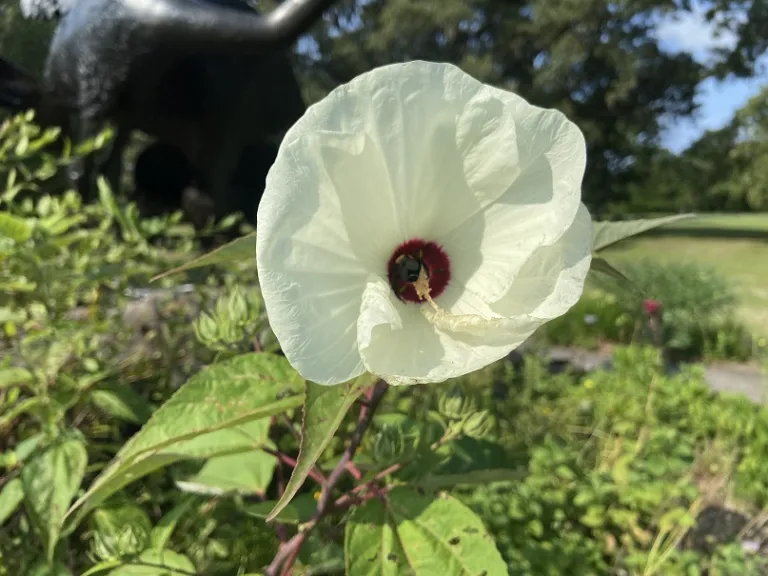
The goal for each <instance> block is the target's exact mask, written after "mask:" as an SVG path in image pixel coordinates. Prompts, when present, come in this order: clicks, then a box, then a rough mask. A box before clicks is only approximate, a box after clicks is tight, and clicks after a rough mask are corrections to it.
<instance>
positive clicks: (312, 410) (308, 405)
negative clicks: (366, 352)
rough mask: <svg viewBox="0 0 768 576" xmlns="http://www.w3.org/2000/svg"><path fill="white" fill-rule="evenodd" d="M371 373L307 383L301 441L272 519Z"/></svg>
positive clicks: (292, 495) (288, 497) (317, 456)
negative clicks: (331, 381) (348, 381)
mask: <svg viewBox="0 0 768 576" xmlns="http://www.w3.org/2000/svg"><path fill="white" fill-rule="evenodd" d="M370 383H371V382H370V376H368V375H367V374H365V375H363V376H361V377H360V378H358V379H357V380H355V381H354V382H352V383H351V384H344V385H340V386H320V385H318V384H313V383H312V382H307V383H306V388H305V391H304V417H303V419H302V423H301V444H300V448H299V457H298V461H297V464H296V467H295V468H294V470H293V474H291V479H290V481H289V482H288V485H287V486H286V487H285V492H283V495H282V497H281V498H280V500H279V501H278V503H277V504H276V505H275V508H274V509H273V510H272V512H270V514H269V516H267V520H271V519H272V518H274V517H276V516H277V515H278V514H280V511H281V510H282V509H283V508H285V506H286V505H287V504H288V502H290V501H291V499H292V498H293V497H294V496H295V495H296V493H297V492H298V491H299V488H301V485H302V484H303V483H304V480H306V478H307V476H308V475H309V471H310V470H311V468H312V467H313V466H314V465H315V462H317V460H318V458H320V455H321V454H322V453H323V450H325V449H326V447H327V446H328V444H329V443H330V442H331V440H332V439H333V436H334V434H336V431H337V430H338V429H339V426H340V425H341V423H342V421H343V420H344V417H345V416H346V415H347V412H348V411H349V409H350V408H351V407H352V404H353V403H354V401H355V400H356V399H357V398H358V397H359V396H360V394H362V392H363V389H364V388H365V386H366V384H368V385H370Z"/></svg>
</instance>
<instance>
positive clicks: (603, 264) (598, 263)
mask: <svg viewBox="0 0 768 576" xmlns="http://www.w3.org/2000/svg"><path fill="white" fill-rule="evenodd" d="M589 271H590V272H599V273H600V274H605V275H606V276H610V277H611V278H613V279H614V280H616V281H617V282H618V283H619V285H620V286H621V287H622V288H626V289H627V290H631V291H633V292H637V293H641V291H640V289H639V288H637V287H636V286H635V285H634V284H633V283H632V281H631V280H630V279H629V278H627V277H626V276H625V275H624V274H623V273H622V272H620V271H619V270H617V269H616V268H614V267H613V265H611V264H609V263H608V262H607V261H606V260H605V259H604V258H598V257H593V258H592V263H591V264H590V266H589Z"/></svg>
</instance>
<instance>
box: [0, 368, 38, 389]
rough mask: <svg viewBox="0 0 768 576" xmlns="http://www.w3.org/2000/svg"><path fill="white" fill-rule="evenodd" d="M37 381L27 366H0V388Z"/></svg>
mask: <svg viewBox="0 0 768 576" xmlns="http://www.w3.org/2000/svg"><path fill="white" fill-rule="evenodd" d="M34 381H35V377H34V375H33V374H32V372H30V371H29V370H27V369H26V368H22V367H20V366H11V367H9V368H0V390H2V389H4V388H10V387H11V386H18V385H19V384H29V383H31V382H34Z"/></svg>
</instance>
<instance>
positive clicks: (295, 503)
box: [244, 494, 317, 525]
mask: <svg viewBox="0 0 768 576" xmlns="http://www.w3.org/2000/svg"><path fill="white" fill-rule="evenodd" d="M276 504H277V502H275V501H274V500H269V501H266V502H256V503H254V504H249V505H248V506H246V507H245V509H244V511H245V513H246V514H250V515H251V516H256V518H262V519H265V520H266V518H267V517H268V516H269V513H270V512H272V509H273V508H274V507H275V505H276ZM316 507H317V502H316V501H315V499H314V497H313V496H312V494H299V495H298V496H296V498H294V499H293V500H291V501H290V502H289V503H288V505H287V506H285V507H284V508H283V509H282V511H281V512H280V514H278V515H277V516H276V517H275V518H273V520H274V521H275V522H280V523H281V524H295V525H298V524H303V523H304V522H306V521H308V520H309V519H310V518H312V514H314V512H315V509H316Z"/></svg>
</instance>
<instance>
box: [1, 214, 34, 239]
mask: <svg viewBox="0 0 768 576" xmlns="http://www.w3.org/2000/svg"><path fill="white" fill-rule="evenodd" d="M2 236H5V237H6V238H10V239H11V240H13V241H14V242H17V243H21V242H26V241H27V240H29V239H30V238H31V237H32V226H30V225H29V224H28V223H27V221H26V220H24V219H23V218H19V217H18V216H13V215H11V214H9V213H8V212H0V237H2Z"/></svg>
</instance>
